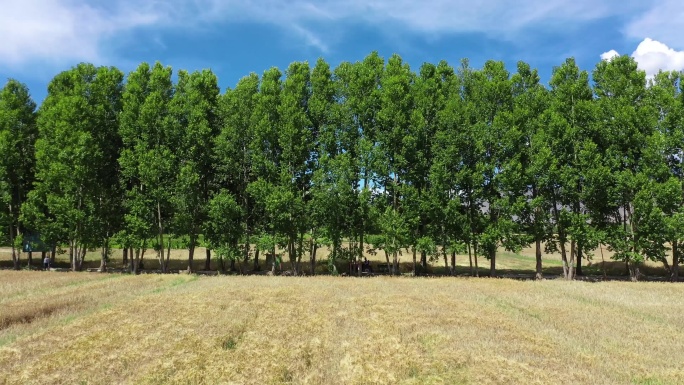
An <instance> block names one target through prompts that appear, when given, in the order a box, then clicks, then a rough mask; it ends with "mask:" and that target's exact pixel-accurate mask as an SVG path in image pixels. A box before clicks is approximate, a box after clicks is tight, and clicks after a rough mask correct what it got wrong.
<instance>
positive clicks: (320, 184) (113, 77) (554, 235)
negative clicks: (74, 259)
mask: <svg viewBox="0 0 684 385" xmlns="http://www.w3.org/2000/svg"><path fill="white" fill-rule="evenodd" d="M592 80H593V83H590V82H589V73H588V72H587V71H584V70H582V69H580V68H579V66H578V65H577V63H576V62H575V60H574V59H572V58H569V59H567V60H565V61H564V62H563V63H561V65H559V66H558V67H555V68H554V69H553V73H552V76H551V79H550V82H549V87H548V88H547V87H544V86H543V85H542V84H541V83H540V79H539V74H538V73H537V71H536V70H535V69H533V68H531V67H530V66H529V65H528V64H526V63H523V62H520V63H518V65H517V68H516V72H515V73H513V74H511V73H509V72H508V71H507V70H506V67H505V66H504V64H503V63H502V62H497V61H487V62H486V63H485V64H484V65H483V67H482V68H479V69H476V68H472V67H470V64H469V62H468V61H467V60H463V61H462V62H461V65H460V66H459V67H458V68H457V69H456V70H454V68H452V67H451V66H450V65H449V64H448V63H446V62H443V61H442V62H440V63H438V64H431V63H425V64H423V65H422V66H421V67H420V69H419V70H418V72H417V73H416V72H414V71H412V70H411V68H410V67H409V66H408V64H407V63H406V62H404V61H403V60H402V58H401V57H399V56H398V55H393V56H391V57H390V58H389V59H388V60H387V61H385V60H384V59H383V58H382V57H380V56H379V55H378V53H377V52H373V53H371V54H370V55H368V56H367V57H366V58H364V59H363V60H362V61H359V62H356V63H349V62H343V63H341V64H340V65H339V66H337V67H336V68H331V67H330V65H329V64H328V63H326V62H325V60H323V59H319V60H317V61H316V63H315V65H314V67H313V68H311V67H310V66H309V64H308V63H307V62H295V63H292V64H291V65H289V66H288V68H287V69H286V70H285V71H283V72H281V71H280V70H279V69H277V68H271V69H269V70H267V71H265V72H264V73H263V75H262V76H261V77H260V76H258V75H256V74H250V75H248V76H246V77H245V78H243V79H241V80H240V81H239V82H238V84H237V85H236V86H235V88H232V89H228V90H227V91H226V92H225V94H223V95H220V90H219V87H218V80H217V79H216V76H215V75H214V74H213V73H212V72H211V71H209V70H204V71H200V72H193V73H188V72H186V71H182V70H181V71H179V72H178V77H177V81H176V83H175V84H174V82H173V77H172V70H171V68H170V67H164V66H162V65H161V64H159V63H156V64H154V65H153V66H150V65H148V64H147V63H142V64H141V65H140V66H139V67H138V68H137V69H136V70H134V71H132V72H131V73H130V74H129V75H128V77H127V79H126V83H125V85H124V82H123V75H122V74H121V72H119V71H118V70H117V69H115V68H105V67H99V68H98V67H95V66H92V65H89V64H80V65H78V66H76V67H74V68H72V69H71V70H69V71H65V72H63V73H61V74H59V75H57V76H56V77H55V78H54V79H53V80H52V82H51V83H50V86H49V89H48V97H47V99H46V100H45V102H44V103H43V105H42V106H41V108H40V114H39V115H40V116H39V118H37V120H36V114H35V103H33V102H32V101H31V99H30V96H29V93H28V90H27V89H26V87H25V86H24V85H22V84H21V83H18V82H17V81H14V80H10V81H9V82H8V83H7V85H6V86H5V87H4V88H3V89H2V90H1V91H0V152H2V153H3V155H4V156H3V158H2V159H0V204H1V207H0V208H1V210H0V225H1V226H3V228H7V227H8V226H9V227H10V228H11V231H9V232H7V231H5V233H8V234H9V235H10V238H12V237H15V238H16V239H20V238H21V237H20V236H19V235H20V234H21V233H24V232H27V231H30V232H39V233H40V236H41V239H43V240H44V241H45V242H46V243H48V244H50V245H58V244H63V243H68V244H69V245H70V247H72V248H74V247H76V248H80V249H81V250H84V249H87V248H93V247H95V246H101V245H102V246H105V245H109V244H110V239H112V238H113V240H114V241H115V242H116V243H117V244H118V245H122V246H125V247H129V248H133V249H136V250H142V249H145V248H146V247H148V246H150V247H153V248H155V249H156V250H158V252H159V254H160V257H161V258H163V253H164V248H168V247H169V246H182V247H188V248H190V249H193V248H195V247H196V246H198V245H199V244H200V241H201V237H200V234H201V233H203V234H205V235H206V239H205V241H206V242H205V245H207V246H208V247H209V248H211V249H213V250H214V252H215V255H216V256H217V257H218V258H220V260H221V261H225V260H230V261H241V260H245V261H246V260H248V259H249V257H250V252H251V251H250V249H251V245H252V244H254V243H256V244H257V247H258V248H259V249H260V250H267V251H268V252H273V250H274V249H280V250H283V253H282V256H280V255H279V257H284V256H285V254H287V256H288V257H289V259H290V262H292V266H293V269H294V270H295V273H297V269H298V268H299V266H298V264H299V261H300V260H301V257H302V255H303V254H304V253H305V249H306V250H307V251H309V248H311V251H313V250H315V248H314V247H311V246H312V245H313V246H316V247H320V246H323V245H329V246H330V248H331V249H332V253H331V256H330V258H329V263H330V266H331V269H333V267H334V266H335V261H336V260H339V259H357V258H361V257H362V256H363V251H364V249H366V248H367V249H368V250H370V251H372V252H377V251H378V250H381V249H382V250H383V251H384V252H385V253H387V254H386V255H388V256H389V255H392V258H393V262H395V264H396V263H397V262H398V256H399V255H400V254H401V253H402V252H404V251H405V250H413V251H415V252H416V254H420V255H421V264H425V263H427V261H428V259H431V260H434V259H435V258H437V257H438V256H444V257H446V253H447V252H452V251H456V252H464V250H466V249H467V250H471V251H472V252H473V254H474V256H475V257H476V258H477V256H482V255H484V256H485V257H486V258H488V259H490V261H491V273H492V274H496V272H495V270H496V255H497V254H496V253H497V251H498V250H500V249H501V248H503V249H506V250H509V251H517V250H520V249H521V248H522V247H525V246H528V245H530V244H535V245H540V248H541V244H545V246H546V250H547V251H560V252H561V255H562V260H563V268H564V275H565V276H566V277H567V278H572V277H573V275H574V269H575V265H576V264H577V262H580V263H581V260H582V259H588V258H591V257H592V256H591V250H593V249H595V248H596V247H597V246H598V245H607V246H608V248H609V249H611V250H612V251H614V254H613V255H614V258H615V259H617V260H621V261H624V262H626V263H627V264H628V265H629V266H630V271H631V272H632V274H633V278H638V274H639V273H638V271H637V270H638V265H639V264H640V263H642V262H643V261H645V260H652V261H659V262H662V263H663V264H665V265H666V267H667V268H668V269H671V271H672V273H673V276H674V275H675V274H676V265H677V264H678V263H679V261H682V257H683V255H682V253H681V248H682V246H684V230H682V228H684V226H683V225H682V224H683V223H684V219H683V218H684V209H683V208H682V207H684V194H683V193H682V191H684V163H683V162H684V156H683V154H682V149H683V148H684V96H683V93H682V90H683V88H684V85H683V84H682V76H681V74H678V73H660V74H658V75H656V76H655V77H654V78H652V79H648V80H647V79H646V76H645V74H644V73H643V72H642V71H640V70H639V69H638V66H637V64H636V62H635V61H634V59H632V58H630V57H627V56H624V57H616V58H613V59H611V60H609V61H601V62H600V63H598V64H597V65H596V67H595V69H594V71H593V73H592ZM169 234H174V236H175V240H172V239H171V237H170V236H169ZM7 241H10V240H9V239H8V240H7ZM345 242H346V243H345ZM346 245H348V246H346ZM567 245H570V247H567ZM539 251H540V252H541V250H539ZM670 255H672V259H671V260H669V259H668V258H669V256H670ZM103 256H104V257H105V258H106V251H105V252H104V253H103ZM167 258H168V256H167ZM241 258H242V259H241ZM476 261H477V260H476ZM162 269H164V264H163V263H162ZM540 271H541V267H540V266H539V267H538V270H537V272H538V273H539V272H540Z"/></svg>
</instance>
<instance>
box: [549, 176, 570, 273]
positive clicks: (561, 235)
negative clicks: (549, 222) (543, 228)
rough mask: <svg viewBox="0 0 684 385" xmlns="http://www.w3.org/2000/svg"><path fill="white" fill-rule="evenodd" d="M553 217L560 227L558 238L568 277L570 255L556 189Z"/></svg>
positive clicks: (564, 271) (564, 268) (564, 269)
mask: <svg viewBox="0 0 684 385" xmlns="http://www.w3.org/2000/svg"><path fill="white" fill-rule="evenodd" d="M553 218H554V220H555V221H556V226H557V227H558V240H559V243H560V249H561V259H562V260H563V278H565V279H568V276H569V267H568V255H567V253H566V252H565V231H564V229H563V225H562V224H561V223H560V214H559V213H558V202H557V201H556V191H555V189H554V190H553Z"/></svg>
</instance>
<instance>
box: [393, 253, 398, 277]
mask: <svg viewBox="0 0 684 385" xmlns="http://www.w3.org/2000/svg"><path fill="white" fill-rule="evenodd" d="M392 274H394V275H399V256H398V253H397V252H396V251H395V252H394V253H393V254H392Z"/></svg>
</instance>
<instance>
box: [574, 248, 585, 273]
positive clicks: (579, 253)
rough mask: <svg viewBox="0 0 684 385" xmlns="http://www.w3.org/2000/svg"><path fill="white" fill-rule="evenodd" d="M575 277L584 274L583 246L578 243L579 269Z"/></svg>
mask: <svg viewBox="0 0 684 385" xmlns="http://www.w3.org/2000/svg"><path fill="white" fill-rule="evenodd" d="M575 275H577V276H580V275H583V273H582V244H580V243H579V242H578V243H577V269H576V270H575Z"/></svg>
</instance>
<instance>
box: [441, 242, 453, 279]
mask: <svg viewBox="0 0 684 385" xmlns="http://www.w3.org/2000/svg"><path fill="white" fill-rule="evenodd" d="M442 256H443V257H444V272H445V273H446V272H449V275H451V270H450V269H449V260H448V259H447V250H446V247H444V246H442Z"/></svg>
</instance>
